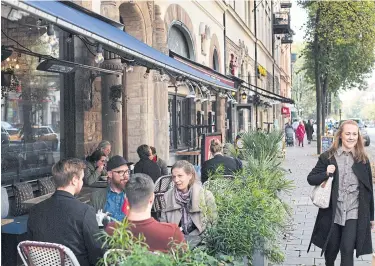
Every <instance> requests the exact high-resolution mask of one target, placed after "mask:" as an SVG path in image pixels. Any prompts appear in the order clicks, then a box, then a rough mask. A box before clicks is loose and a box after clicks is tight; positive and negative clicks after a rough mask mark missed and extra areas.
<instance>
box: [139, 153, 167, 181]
mask: <svg viewBox="0 0 375 266" xmlns="http://www.w3.org/2000/svg"><path fill="white" fill-rule="evenodd" d="M134 173H135V174H137V173H142V174H146V175H149V176H150V177H151V178H152V180H153V181H154V183H155V182H156V180H158V178H159V177H161V172H160V167H159V165H157V163H155V162H153V161H151V160H150V159H148V158H142V159H140V160H139V162H138V163H136V164H135V166H134Z"/></svg>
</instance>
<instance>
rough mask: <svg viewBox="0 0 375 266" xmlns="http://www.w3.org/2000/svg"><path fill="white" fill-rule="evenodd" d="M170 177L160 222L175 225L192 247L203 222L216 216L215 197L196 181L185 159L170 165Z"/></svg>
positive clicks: (199, 239)
mask: <svg viewBox="0 0 375 266" xmlns="http://www.w3.org/2000/svg"><path fill="white" fill-rule="evenodd" d="M172 180H173V183H174V188H172V189H170V190H168V191H167V192H166V193H165V195H164V200H165V204H166V207H165V208H164V210H162V214H161V218H160V222H167V223H175V224H178V225H179V226H180V228H181V231H182V233H183V234H184V235H185V239H186V240H187V241H188V243H189V245H190V246H196V245H197V244H199V242H200V241H201V237H200V235H201V234H202V233H203V232H204V231H205V230H206V227H207V224H210V223H211V224H212V223H214V222H215V220H216V218H217V211H216V203H215V198H214V196H213V195H212V193H211V192H210V191H207V190H204V189H203V187H202V186H201V185H200V184H198V183H197V182H196V173H195V170H194V166H193V165H192V164H191V163H189V162H188V161H177V162H176V163H175V164H174V165H173V166H172Z"/></svg>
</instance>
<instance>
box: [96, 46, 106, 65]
mask: <svg viewBox="0 0 375 266" xmlns="http://www.w3.org/2000/svg"><path fill="white" fill-rule="evenodd" d="M103 62H104V56H103V46H102V44H101V43H99V44H98V46H97V47H96V56H95V63H97V64H101V63H103Z"/></svg>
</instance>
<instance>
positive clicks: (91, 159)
mask: <svg viewBox="0 0 375 266" xmlns="http://www.w3.org/2000/svg"><path fill="white" fill-rule="evenodd" d="M103 156H104V157H107V155H105V153H104V152H103V151H102V150H96V151H94V152H93V153H92V154H91V155H90V156H89V157H87V161H89V162H92V163H95V162H97V161H99V160H100V159H101V158H102V157H103Z"/></svg>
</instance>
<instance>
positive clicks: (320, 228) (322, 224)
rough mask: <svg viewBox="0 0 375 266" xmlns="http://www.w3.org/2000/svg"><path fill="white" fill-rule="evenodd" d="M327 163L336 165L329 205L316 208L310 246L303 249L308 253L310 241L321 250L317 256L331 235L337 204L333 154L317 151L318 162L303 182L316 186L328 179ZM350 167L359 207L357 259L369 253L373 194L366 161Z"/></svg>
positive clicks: (336, 173)
mask: <svg viewBox="0 0 375 266" xmlns="http://www.w3.org/2000/svg"><path fill="white" fill-rule="evenodd" d="M330 164H333V165H335V166H336V171H335V173H334V177H333V183H332V192H331V201H330V206H329V208H327V209H319V212H318V216H317V218H316V221H315V226H314V230H313V233H312V236H311V241H310V245H309V248H308V250H307V252H309V250H310V246H311V244H314V245H315V246H317V247H319V248H321V249H322V253H321V255H323V253H324V251H325V250H326V247H327V244H328V240H329V238H330V237H331V234H332V228H333V224H334V218H335V213H336V207H337V198H338V189H339V173H338V167H337V163H336V159H335V157H331V158H328V152H325V153H323V154H321V155H320V157H319V160H318V163H317V164H316V166H315V167H314V169H312V170H311V172H310V174H309V175H308V177H307V182H309V184H310V185H312V186H317V185H320V184H321V183H322V182H323V181H325V180H327V179H328V177H327V174H326V171H327V166H328V165H330ZM352 169H353V172H354V174H355V175H356V176H357V178H358V181H359V207H358V221H357V239H356V245H355V248H356V256H357V258H358V257H359V256H361V255H364V254H371V253H372V244H371V243H372V242H371V223H370V221H373V220H374V197H373V185H372V175H371V167H370V163H369V162H368V161H367V163H362V162H355V163H354V164H353V167H352Z"/></svg>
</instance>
